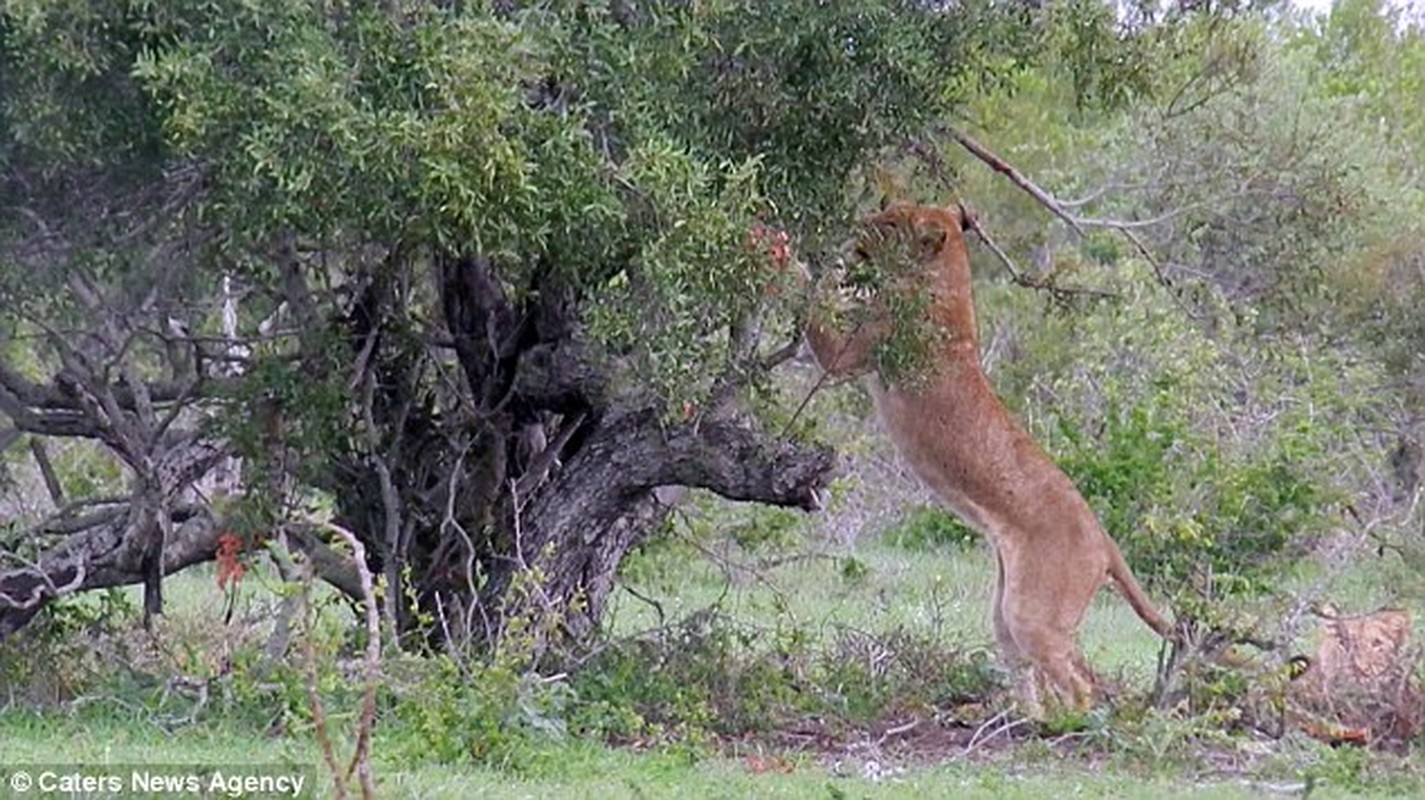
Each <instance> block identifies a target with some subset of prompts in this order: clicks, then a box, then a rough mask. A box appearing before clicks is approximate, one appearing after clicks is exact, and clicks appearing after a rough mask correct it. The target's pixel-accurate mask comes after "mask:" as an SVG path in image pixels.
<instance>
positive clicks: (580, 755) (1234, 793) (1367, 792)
mask: <svg viewBox="0 0 1425 800" xmlns="http://www.w3.org/2000/svg"><path fill="white" fill-rule="evenodd" d="M0 753H3V760H4V764H5V765H15V764H59V763H65V762H74V763H81V762H82V763H87V764H99V765H124V766H129V765H142V764H207V765H216V766H222V765H256V764H266V765H273V766H293V765H296V766H303V765H315V764H316V763H317V762H318V758H319V756H318V754H317V751H316V748H315V746H314V745H312V744H311V743H309V742H302V741H293V740H290V739H273V738H269V737H263V736H257V735H253V734H251V733H249V732H244V731H242V730H240V729H237V730H235V729H231V728H227V727H224V726H222V725H203V726H197V727H194V728H190V729H186V730H183V731H178V732H175V733H167V732H164V731H160V730H157V729H155V728H153V727H151V726H147V725H144V724H138V723H136V721H134V720H125V719H121V718H118V717H105V716H95V715H92V714H82V715H80V716H77V717H61V716H43V717H40V716H36V715H33V714H29V713H16V712H11V713H7V714H4V715H0ZM541 761H542V764H543V765H542V768H541V769H540V771H539V774H537V775H535V776H533V777H518V776H513V775H511V774H510V773H509V772H506V771H500V770H494V769H486V768H474V767H466V766H459V765H456V766H450V765H431V766H430V767H428V768H421V769H416V770H410V769H405V770H403V769H402V768H400V767H397V766H392V765H390V764H386V763H383V761H382V760H381V759H380V757H379V751H378V758H377V760H376V763H375V765H374V766H375V771H376V774H377V777H378V780H379V789H380V796H381V797H383V798H452V799H453V800H463V798H471V797H479V798H490V799H491V800H499V799H501V798H509V799H510V800H515V799H516V798H530V800H555V799H556V798H607V797H630V798H638V797H647V798H664V797H675V796H677V797H697V798H840V797H848V798H852V797H854V798H901V797H905V798H910V797H915V798H922V797H924V798H933V797H945V798H952V797H953V798H1007V799H1009V800H1013V799H1014V798H1026V800H1027V799H1028V798H1043V797H1121V798H1139V797H1141V798H1160V797H1161V798H1179V797H1181V798H1188V797H1202V798H1236V797H1241V798H1255V797H1263V796H1266V795H1268V794H1270V789H1271V788H1272V787H1293V786H1297V787H1299V786H1300V781H1297V780H1293V779H1290V778H1288V779H1278V780H1266V779H1253V780H1246V779H1229V780H1224V779H1221V778H1217V779H1196V778H1193V777H1192V776H1183V775H1172V774H1144V773H1142V772H1133V771H1125V770H1117V769H1107V770H1101V771H1100V770H1096V769H1093V768H1090V767H1088V766H1087V765H1085V764H1083V763H1081V762H1077V761H1071V760H1059V761H1056V760H1053V759H1052V758H1051V757H1047V756H1045V755H1043V754H1039V755H1037V756H1034V757H1031V758H1021V757H1010V756H1002V757H999V758H997V759H996V760H993V761H990V762H982V761H974V762H970V761H952V762H949V763H944V764H940V765H937V766H929V767H918V768H917V767H911V768H907V769H904V770H903V771H897V772H895V773H894V774H891V775H888V776H886V777H882V778H880V779H869V778H866V777H863V776H861V775H858V774H850V775H846V774H838V772H836V771H834V770H833V769H832V768H829V767H827V766H824V765H821V764H817V763H815V762H812V761H810V760H807V759H795V758H793V759H791V760H790V761H789V762H787V763H788V768H789V770H790V771H789V772H786V773H781V772H765V773H760V774H759V773H756V772H754V771H753V770H751V769H749V767H748V762H746V761H744V760H739V759H731V758H719V757H713V758H703V759H697V760H693V759H690V758H687V757H686V756H684V755H678V754H669V753H659V752H653V753H636V752H632V751H629V750H624V749H613V748H605V747H601V746H597V745H594V744H589V743H577V742H576V743H572V744H566V745H557V746H552V747H551V750H550V753H549V754H548V757H547V758H545V759H541ZM846 768H847V769H849V770H850V771H851V772H853V773H855V772H858V771H859V769H860V767H858V765H855V764H848V765H847V767H846ZM318 776H319V777H318V780H324V776H321V775H320V773H318ZM320 786H321V788H322V793H321V796H326V793H327V789H326V786H325V784H324V783H323V784H320ZM1418 788H1419V786H1418V784H1417V785H1416V789H1417V790H1418ZM1408 791H1409V790H1408V788H1406V787H1402V786H1401V785H1399V784H1387V785H1382V786H1380V787H1378V788H1366V789H1360V788H1359V787H1357V788H1356V790H1355V791H1351V790H1350V787H1337V786H1333V785H1331V784H1330V783H1329V782H1328V783H1325V784H1324V785H1322V786H1321V790H1320V791H1319V792H1314V793H1313V794H1312V796H1313V797H1400V796H1405V795H1404V794H1402V792H1406V793H1408ZM0 792H3V790H0ZM0 796H4V795H3V794H0Z"/></svg>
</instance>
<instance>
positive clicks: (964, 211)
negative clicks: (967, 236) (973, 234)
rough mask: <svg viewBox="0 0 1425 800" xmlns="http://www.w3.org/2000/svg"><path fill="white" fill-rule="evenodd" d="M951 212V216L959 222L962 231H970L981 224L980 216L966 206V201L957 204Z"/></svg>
mask: <svg viewBox="0 0 1425 800" xmlns="http://www.w3.org/2000/svg"><path fill="white" fill-rule="evenodd" d="M950 211H951V214H952V215H953V216H954V217H955V218H956V219H957V220H958V221H959V223H960V230H962V231H968V230H970V229H971V228H973V227H975V226H976V225H977V224H979V221H980V215H979V214H977V213H976V212H975V211H974V209H972V208H970V207H969V206H967V205H965V203H964V201H961V202H958V203H956V204H955V207H954V208H952V209H950Z"/></svg>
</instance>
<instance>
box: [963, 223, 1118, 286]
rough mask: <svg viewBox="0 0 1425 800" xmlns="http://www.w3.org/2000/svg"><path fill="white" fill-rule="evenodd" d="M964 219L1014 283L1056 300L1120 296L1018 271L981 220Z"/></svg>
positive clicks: (1051, 275)
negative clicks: (1077, 297) (1079, 296)
mask: <svg viewBox="0 0 1425 800" xmlns="http://www.w3.org/2000/svg"><path fill="white" fill-rule="evenodd" d="M965 219H966V220H967V221H968V223H969V228H970V230H972V231H974V232H975V235H976V236H977V237H978V238H979V240H980V242H981V243H983V244H984V245H985V247H987V248H989V250H990V252H991V253H994V254H995V257H996V258H998V259H999V262H1000V263H1001V264H1003V265H1004V268H1005V269H1006V270H1008V271H1009V277H1010V279H1011V280H1013V281H1014V283H1015V284H1016V285H1019V286H1024V287H1026V288H1029V289H1037V290H1040V291H1046V292H1049V294H1051V295H1053V297H1054V299H1056V300H1066V299H1068V298H1069V297H1071V296H1073V295H1082V296H1085V297H1097V298H1102V299H1106V300H1117V299H1120V296H1119V295H1118V294H1117V293H1115V292H1108V291H1104V290H1102V289H1089V288H1086V287H1078V286H1059V285H1058V284H1056V283H1054V280H1053V274H1052V273H1050V274H1048V275H1045V276H1044V277H1042V278H1031V277H1029V276H1028V275H1026V274H1025V273H1023V272H1020V271H1019V270H1017V269H1015V268H1014V262H1013V261H1012V260H1010V257H1009V254H1008V253H1006V252H1005V251H1004V249H1003V248H1001V247H1000V246H999V244H998V243H996V242H995V240H994V238H993V237H991V236H990V234H989V232H988V231H986V230H985V227H984V223H983V222H981V221H980V220H979V219H978V218H976V217H974V216H973V215H969V214H967V215H965Z"/></svg>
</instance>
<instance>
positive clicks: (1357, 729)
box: [1291, 605, 1425, 744]
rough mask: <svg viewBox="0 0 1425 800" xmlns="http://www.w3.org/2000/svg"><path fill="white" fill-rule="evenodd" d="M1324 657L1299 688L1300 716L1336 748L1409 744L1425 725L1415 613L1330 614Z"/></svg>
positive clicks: (1325, 612) (1329, 610)
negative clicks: (1344, 744) (1415, 643)
mask: <svg viewBox="0 0 1425 800" xmlns="http://www.w3.org/2000/svg"><path fill="white" fill-rule="evenodd" d="M1317 615H1318V616H1319V617H1320V618H1321V638H1320V641H1319V642H1318V643H1317V647H1316V654H1315V656H1313V657H1312V658H1310V659H1308V660H1307V661H1306V668H1305V670H1304V671H1303V672H1302V673H1301V675H1300V676H1299V677H1298V678H1297V679H1296V680H1295V681H1293V682H1292V684H1291V699H1292V702H1293V705H1294V712H1295V713H1294V714H1293V716H1294V717H1296V718H1297V722H1298V723H1299V724H1301V726H1302V727H1303V728H1304V729H1305V730H1306V731H1307V732H1308V733H1310V734H1312V735H1313V736H1316V737H1317V738H1320V739H1325V740H1327V741H1331V742H1355V743H1360V744H1367V743H1373V742H1378V741H1380V742H1391V741H1395V742H1408V741H1410V740H1412V739H1413V738H1414V737H1415V736H1416V734H1418V732H1419V731H1420V728H1421V725H1422V722H1425V704H1422V698H1421V695H1420V691H1419V689H1418V687H1417V686H1416V683H1415V670H1416V667H1417V664H1418V660H1419V652H1418V651H1416V650H1414V649H1412V648H1410V647H1408V646H1407V644H1408V642H1409V639H1410V631H1411V628H1412V622H1411V618H1410V612H1408V611H1404V610H1401V609H1396V608H1385V609H1381V610H1379V611H1375V612H1371V613H1368V614H1358V615H1345V614H1341V613H1339V612H1338V611H1337V610H1336V609H1335V608H1334V607H1331V606H1329V605H1328V606H1326V607H1324V608H1322V609H1320V610H1319V611H1318V612H1317Z"/></svg>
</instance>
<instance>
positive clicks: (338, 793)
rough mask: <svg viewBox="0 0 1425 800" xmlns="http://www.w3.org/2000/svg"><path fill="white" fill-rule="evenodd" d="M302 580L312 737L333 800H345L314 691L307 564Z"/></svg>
mask: <svg viewBox="0 0 1425 800" xmlns="http://www.w3.org/2000/svg"><path fill="white" fill-rule="evenodd" d="M305 572H306V574H305V575H304V576H303V578H302V595H301V597H302V622H303V624H304V626H305V627H306V631H304V634H305V635H303V636H302V658H303V660H304V661H306V662H307V663H306V673H307V675H306V678H307V681H306V683H307V703H308V705H310V706H311V707H312V734H313V735H314V736H315V737H316V739H317V747H318V748H319V749H320V750H321V751H322V761H324V762H325V763H326V765H327V772H329V773H331V776H332V795H333V796H334V797H335V798H336V800H346V780H345V779H344V778H343V777H342V773H341V766H340V765H339V764H337V763H336V753H335V751H333V750H332V740H331V736H330V735H328V733H327V714H326V709H325V706H323V705H322V696H321V693H320V692H318V691H317V645H316V641H315V640H316V637H314V636H313V635H312V628H313V627H314V626H315V624H316V620H315V619H314V617H313V614H312V596H311V595H312V579H313V576H314V571H313V569H312V565H311V564H310V563H308V564H307V569H306V570H305Z"/></svg>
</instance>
